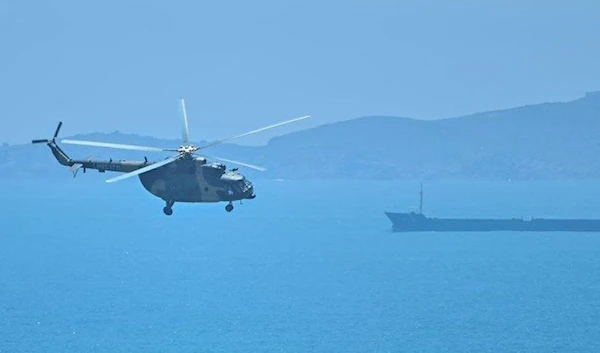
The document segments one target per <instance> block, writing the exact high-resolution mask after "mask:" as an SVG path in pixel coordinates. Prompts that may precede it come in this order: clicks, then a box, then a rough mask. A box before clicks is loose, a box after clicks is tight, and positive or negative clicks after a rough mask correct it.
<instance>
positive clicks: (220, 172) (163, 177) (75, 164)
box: [47, 141, 256, 211]
mask: <svg viewBox="0 0 600 353" xmlns="http://www.w3.org/2000/svg"><path fill="white" fill-rule="evenodd" d="M47 144H48V147H50V149H51V150H52V154H53V155H54V157H55V158H56V160H57V161H58V162H59V163H60V164H62V165H64V166H67V167H70V169H71V171H72V172H73V176H75V175H77V172H78V171H79V170H83V172H84V173H85V171H86V170H87V169H93V170H98V171H99V172H101V173H104V172H107V171H110V172H119V173H130V172H132V171H135V170H138V169H141V168H144V167H146V166H149V165H152V164H153V162H148V160H144V161H115V160H112V159H111V160H93V159H71V158H69V157H68V156H67V154H66V153H65V152H64V151H63V150H62V149H61V148H60V147H59V146H58V145H57V144H56V143H54V141H48V142H47ZM138 177H139V180H140V182H141V183H142V185H143V186H144V188H145V189H146V190H147V191H148V192H150V193H151V194H152V195H154V196H156V197H159V198H161V199H163V200H164V201H165V202H166V203H167V208H166V210H167V211H168V210H169V209H170V208H171V207H172V205H173V204H174V203H176V202H187V203H193V202H222V201H225V202H232V201H238V200H244V199H253V198H255V197H256V196H255V195H254V187H253V186H252V183H251V182H250V181H248V180H247V179H246V177H245V176H244V175H243V174H241V173H238V172H237V171H227V170H226V167H225V165H224V164H221V163H207V161H206V159H205V158H201V157H200V158H199V157H195V158H192V157H186V158H182V159H179V160H177V161H175V162H173V163H169V164H167V165H164V166H162V167H159V168H157V169H154V170H151V171H148V172H146V173H143V174H140V175H138ZM228 207H229V206H228ZM229 210H230V208H228V211H229Z"/></svg>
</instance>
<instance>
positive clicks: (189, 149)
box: [177, 145, 198, 154]
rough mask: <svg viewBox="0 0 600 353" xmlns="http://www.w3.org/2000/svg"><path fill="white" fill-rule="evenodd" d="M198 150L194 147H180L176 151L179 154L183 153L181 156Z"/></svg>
mask: <svg viewBox="0 0 600 353" xmlns="http://www.w3.org/2000/svg"><path fill="white" fill-rule="evenodd" d="M197 150H198V147H196V146H192V145H190V146H181V147H179V148H178V149H177V152H179V153H183V154H192V153H194V152H196V151H197Z"/></svg>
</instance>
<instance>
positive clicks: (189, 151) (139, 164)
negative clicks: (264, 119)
mask: <svg viewBox="0 0 600 353" xmlns="http://www.w3.org/2000/svg"><path fill="white" fill-rule="evenodd" d="M180 105H181V113H182V118H183V126H182V136H181V137H182V141H183V143H182V145H181V146H179V147H178V148H157V147H146V146H137V145H124V144H117V143H107V142H96V141H81V140H68V139H67V140H61V142H62V143H65V144H74V145H83V146H94V147H107V148H116V149H124V150H134V151H151V152H176V153H177V154H176V155H174V156H171V157H168V158H165V159H164V160H161V161H156V162H148V159H147V158H145V157H144V160H143V161H127V160H121V161H113V160H112V159H111V160H108V161H106V160H93V159H91V158H90V159H80V160H78V159H71V158H70V157H69V156H67V154H66V153H65V152H64V151H63V150H62V149H61V148H60V147H59V146H58V145H57V144H56V138H57V137H58V133H59V132H60V129H61V127H62V121H61V122H59V123H58V126H57V128H56V130H55V132H54V136H53V137H52V138H51V139H40V140H32V141H31V142H32V143H34V144H37V143H45V144H47V145H48V147H50V150H51V151H52V154H53V155H54V157H55V158H56V160H57V161H58V162H59V163H60V164H61V165H64V166H68V167H69V169H70V170H71V172H72V173H73V176H76V175H77V172H78V171H79V170H80V169H83V172H84V173H85V171H86V170H87V169H93V170H98V171H99V172H101V173H104V172H106V171H111V172H120V173H125V174H122V175H119V176H117V177H114V178H110V179H108V180H106V182H108V183H113V182H116V181H120V180H123V179H127V178H130V177H133V176H138V178H139V180H140V181H141V183H142V185H143V186H144V188H145V189H146V190H147V191H148V192H150V193H151V194H152V195H154V196H156V197H159V198H161V199H162V200H164V201H165V203H166V205H165V207H164V208H163V212H164V213H165V214H166V215H167V216H170V215H172V214H173V205H174V204H175V203H176V202H186V203H200V202H202V203H205V202H213V203H216V202H227V205H226V206H225V210H226V211H227V212H231V211H232V210H233V201H240V202H241V200H246V199H254V198H255V197H256V195H255V194H254V187H253V185H252V183H251V182H250V181H249V180H248V179H246V177H245V176H244V175H243V174H241V173H239V172H238V168H234V169H232V170H226V167H225V165H224V164H222V163H219V162H211V163H209V162H208V161H207V158H211V159H214V160H219V161H222V162H227V163H231V164H236V165H239V166H243V167H247V168H251V169H256V170H260V171H264V170H266V169H265V168H262V167H259V166H255V165H252V164H248V163H242V162H239V161H234V160H230V159H224V158H220V157H209V156H206V155H198V154H197V152H198V151H200V150H203V149H205V148H208V147H212V146H215V145H219V144H222V143H224V142H227V141H231V140H234V139H237V138H240V137H244V136H248V135H252V134H255V133H258V132H261V131H265V130H268V129H272V128H275V127H278V126H282V125H286V124H290V123H293V122H297V121H300V120H304V119H308V118H310V115H306V116H302V117H299V118H295V119H291V120H287V121H283V122H279V123H276V124H273V125H269V126H265V127H262V128H259V129H256V130H252V131H249V132H245V133H243V134H239V135H236V136H232V137H229V138H225V139H221V140H217V141H214V142H210V143H207V144H205V145H203V146H194V145H193V144H191V143H190V139H189V131H188V119H187V113H186V108H185V101H184V100H183V99H180Z"/></svg>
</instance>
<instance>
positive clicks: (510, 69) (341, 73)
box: [0, 0, 600, 144]
mask: <svg viewBox="0 0 600 353" xmlns="http://www.w3.org/2000/svg"><path fill="white" fill-rule="evenodd" d="M566 4H569V5H568V6H567V5H566ZM599 13H600V1H597V0H595V1H575V0H574V1H569V2H567V1H552V0H547V1H527V0H519V1H510V0H502V1H495V0H493V1H479V0H472V1H466V0H465V1H460V0H459V1H448V0H431V1H426V0H425V1H423V0H421V1H400V0H397V1H375V0H368V1H348V0H345V1H306V0H304V1H282V0H279V1H237V2H232V1H210V2H209V1H160V2H154V3H153V2H152V1H141V0H140V1H126V0H119V1H108V0H104V1H95V2H89V1H81V0H72V1H35V2H34V1H27V0H0V39H1V45H2V51H1V55H0V116H1V119H2V128H1V129H0V142H9V143H11V144H13V143H27V142H28V141H29V140H30V139H31V138H45V137H49V135H50V134H51V133H52V131H53V129H54V128H55V124H56V123H57V121H58V120H63V122H64V123H65V125H64V128H63V134H64V135H70V134H75V133H79V132H82V133H85V132H93V131H102V132H111V131H114V130H119V131H122V132H128V133H129V132H133V133H139V134H144V135H153V136H158V137H169V138H171V137H179V132H180V120H179V115H178V110H177V99H178V98H179V97H184V98H186V103H187V108H188V116H189V119H190V131H191V135H192V138H193V139H194V140H199V139H216V138H220V137H225V136H229V135H232V134H237V133H239V132H243V131H245V130H249V129H253V128H255V127H258V126H261V125H265V124H270V123H274V122H277V121H280V120H285V119H290V118H294V117H296V116H301V115H304V114H307V113H310V114H312V116H313V119H312V121H311V123H310V124H309V123H306V122H302V123H299V124H298V125H295V126H294V127H289V128H284V129H280V130H277V131H276V133H277V134H281V133H283V132H288V131H291V130H294V129H299V128H306V127H308V126H313V125H316V124H322V123H328V122H332V121H337V120H346V119H351V118H356V117H359V116H364V115H377V114H379V115H397V116H409V117H415V118H425V119H432V118H439V117H449V116H455V115H461V114H467V113H472V112H477V111H482V110H491V109H497V108H508V107H513V106H518V105H523V104H530V103H539V102H544V101H562V100H571V99H575V98H577V97H579V96H581V95H583V93H584V92H585V91H591V90H600V65H599V63H600V41H598V33H600V20H598V14H599ZM269 136H271V135H269V134H264V135H262V137H265V138H266V137H269ZM262 141H264V139H262V140H256V139H245V140H240V141H239V142H240V143H257V142H259V143H260V142H262Z"/></svg>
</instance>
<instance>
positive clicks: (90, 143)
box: [61, 140, 177, 152]
mask: <svg viewBox="0 0 600 353" xmlns="http://www.w3.org/2000/svg"><path fill="white" fill-rule="evenodd" d="M61 142H62V143H66V144H70V145H82V146H94V147H108V148H116V149H121V150H133V151H151V152H177V150H176V149H172V148H159V147H147V146H137V145H123V144H120V143H108V142H96V141H80V140H61Z"/></svg>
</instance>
